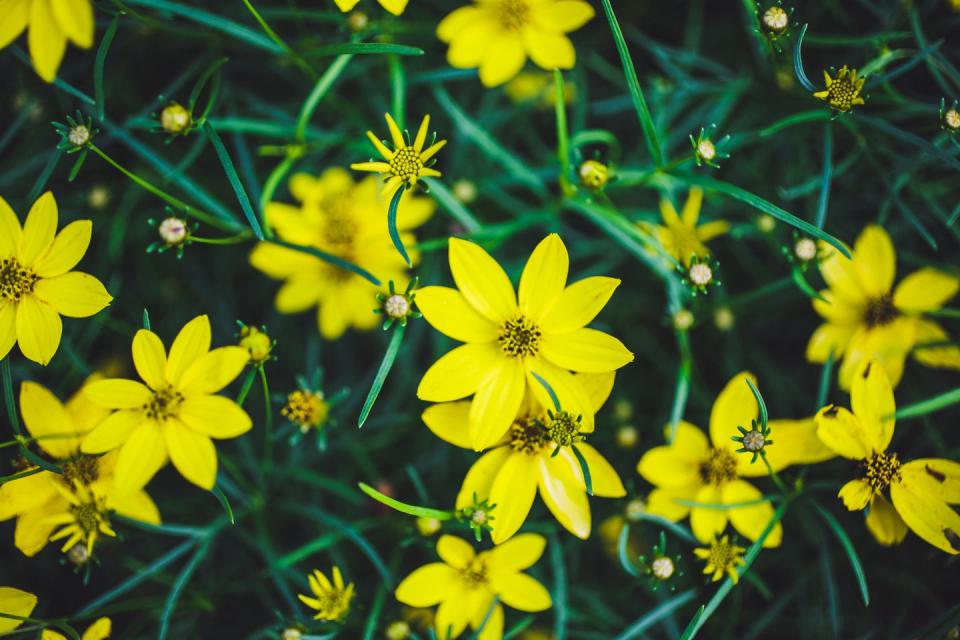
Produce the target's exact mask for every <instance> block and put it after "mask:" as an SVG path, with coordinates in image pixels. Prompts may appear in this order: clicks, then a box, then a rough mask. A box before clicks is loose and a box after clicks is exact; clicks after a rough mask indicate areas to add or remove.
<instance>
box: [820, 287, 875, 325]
mask: <svg viewBox="0 0 960 640" xmlns="http://www.w3.org/2000/svg"><path fill="white" fill-rule="evenodd" d="M820 298H822V300H821V299H820ZM820 298H814V299H813V301H812V303H811V304H812V305H813V310H814V311H816V312H817V313H818V314H819V315H820V317H821V318H823V319H824V320H826V321H827V322H829V323H831V324H835V325H841V326H844V327H848V328H850V327H856V326H859V325H861V324H863V317H864V314H865V313H866V306H865V304H864V303H863V302H860V301H858V302H848V301H847V300H846V299H844V298H842V297H840V296H839V295H835V294H834V292H833V290H831V289H824V290H823V291H821V292H820Z"/></svg>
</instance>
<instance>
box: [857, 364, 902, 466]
mask: <svg viewBox="0 0 960 640" xmlns="http://www.w3.org/2000/svg"><path fill="white" fill-rule="evenodd" d="M850 404H851V408H852V409H853V415H855V416H857V419H858V420H860V424H861V425H863V428H864V430H866V432H867V437H868V438H870V443H871V445H872V446H873V450H874V451H886V450H887V447H888V446H890V440H891V439H892V438H893V428H894V426H895V420H894V418H893V413H894V412H895V411H896V410H897V406H896V404H895V403H894V400H893V388H892V387H891V386H890V379H889V378H888V377H887V372H886V371H885V370H884V368H883V367H882V366H880V365H878V364H877V363H875V362H866V363H865V364H864V366H862V367H861V368H860V370H859V371H858V372H857V373H856V374H855V375H854V376H853V385H852V388H851V390H850Z"/></svg>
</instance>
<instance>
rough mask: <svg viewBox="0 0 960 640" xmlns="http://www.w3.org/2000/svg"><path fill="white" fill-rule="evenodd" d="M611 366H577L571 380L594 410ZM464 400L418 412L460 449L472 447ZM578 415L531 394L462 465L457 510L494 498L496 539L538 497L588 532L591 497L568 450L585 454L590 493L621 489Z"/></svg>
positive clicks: (578, 531)
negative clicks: (496, 436) (592, 369)
mask: <svg viewBox="0 0 960 640" xmlns="http://www.w3.org/2000/svg"><path fill="white" fill-rule="evenodd" d="M613 380H614V373H612V372H610V373H593V374H588V373H581V374H577V375H575V376H573V383H574V384H576V385H577V386H579V387H581V388H582V389H583V391H584V393H585V395H586V396H587V397H588V399H589V402H590V406H589V408H588V411H589V413H590V414H591V415H593V414H595V413H596V412H597V411H598V410H599V409H600V407H601V406H602V405H603V403H604V402H605V401H606V399H607V397H608V396H609V395H610V391H611V389H613ZM471 411H472V409H471V403H470V402H450V403H444V404H436V405H433V406H432V407H429V408H427V410H426V411H424V412H423V421H424V422H425V423H426V425H427V426H428V427H429V428H430V430H431V431H433V433H434V434H436V435H437V436H438V437H439V438H442V439H443V440H446V441H447V442H449V443H451V444H454V445H456V446H458V447H463V448H465V449H470V448H472V440H471V438H470V433H469V430H468V429H466V428H465V426H466V425H467V424H468V423H469V416H470V413H471ZM585 431H586V430H585V429H584V428H583V424H582V422H581V421H578V420H576V419H574V418H573V417H572V416H570V414H568V413H566V412H565V411H547V410H546V409H545V408H544V406H543V405H542V404H540V402H539V401H538V400H537V399H536V398H535V397H534V396H533V395H532V394H531V393H530V392H528V393H527V397H526V398H525V401H524V406H523V407H522V408H521V410H520V414H519V415H518V416H517V417H516V419H515V420H514V421H513V424H512V425H511V426H510V429H509V431H508V432H507V433H506V434H505V435H504V436H503V437H502V438H500V440H499V441H498V442H497V443H496V444H495V445H494V446H493V448H492V450H491V451H489V452H488V453H485V454H484V455H483V456H481V457H480V458H479V459H478V460H477V461H476V462H475V463H474V464H473V466H472V467H471V468H470V470H469V471H468V472H467V475H466V477H465V478H464V480H463V485H462V486H461V488H460V492H459V493H458V494H457V503H456V506H457V508H458V509H460V508H463V507H465V506H468V505H470V504H472V503H473V502H474V500H475V499H481V500H487V501H489V503H490V504H492V505H496V510H495V511H494V514H495V516H496V518H495V519H494V520H493V521H492V524H491V537H492V538H493V542H494V543H495V544H500V543H502V542H503V541H504V540H507V539H508V538H510V536H512V535H513V534H514V533H516V532H517V531H518V530H519V529H520V527H521V526H522V525H523V523H524V521H525V520H526V518H527V515H528V514H529V513H530V509H531V508H532V507H533V500H534V498H535V497H536V494H537V491H538V489H539V492H540V497H541V498H542V499H543V502H544V504H546V505H547V508H548V509H550V512H551V513H552V514H553V516H554V517H555V518H556V519H557V521H558V522H559V523H560V524H561V525H563V526H564V528H566V529H567V531H569V532H570V533H572V534H573V535H575V536H577V537H579V538H583V539H586V538H588V537H589V536H590V526H591V524H590V523H591V519H590V503H589V501H588V499H587V487H586V481H585V479H584V474H583V470H582V469H581V467H580V463H579V461H578V459H577V455H576V454H575V453H574V451H573V447H576V449H577V451H578V452H579V453H580V455H581V456H583V459H584V460H585V462H586V464H587V467H588V469H589V471H590V477H591V481H592V482H591V484H592V489H593V495H596V496H601V497H605V498H619V497H621V496H623V495H626V491H625V490H624V488H623V483H622V482H621V481H620V476H618V475H617V472H616V471H615V470H614V468H613V467H612V466H611V465H610V463H609V462H607V460H606V458H604V457H603V456H602V455H601V454H600V453H599V452H598V451H597V450H596V449H595V448H593V447H592V446H590V445H589V444H587V443H585V442H583V441H582V438H583V437H584V433H585Z"/></svg>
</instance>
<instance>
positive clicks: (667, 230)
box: [640, 187, 730, 267]
mask: <svg viewBox="0 0 960 640" xmlns="http://www.w3.org/2000/svg"><path fill="white" fill-rule="evenodd" d="M702 204H703V190H702V189H700V188H699V187H694V188H692V189H690V193H689V194H688V195H687V201H686V202H685V203H684V205H683V212H682V213H680V214H677V210H676V208H675V207H674V206H673V203H672V202H670V201H669V200H667V199H666V198H663V199H661V200H660V215H661V217H662V218H663V225H652V224H650V223H646V222H643V223H640V225H641V226H642V227H643V228H644V229H646V230H647V231H649V232H650V233H652V234H654V236H655V237H656V238H657V240H658V241H659V243H660V246H662V247H663V250H664V251H666V252H667V254H669V255H670V256H671V257H672V258H673V259H674V260H676V261H678V262H680V263H682V264H683V266H684V267H689V266H690V263H691V262H692V261H693V258H694V257H701V258H706V257H708V256H709V255H710V250H709V249H707V245H706V242H708V241H709V240H710V239H712V238H715V237H717V236H719V235H723V234H724V233H726V232H727V231H729V230H730V223H729V222H727V221H725V220H714V221H713V222H708V223H706V224H702V225H700V226H697V221H698V220H699V218H700V206H701V205H702Z"/></svg>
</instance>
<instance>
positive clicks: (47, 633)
mask: <svg viewBox="0 0 960 640" xmlns="http://www.w3.org/2000/svg"><path fill="white" fill-rule="evenodd" d="M112 627H113V625H112V623H111V622H110V618H98V619H97V620H96V621H95V622H94V623H93V624H92V625H90V626H89V627H87V630H86V631H84V632H83V635H82V636H80V640H103V639H104V638H109V637H110V633H111V632H112V631H113V629H112ZM40 640H67V638H66V636H64V635H63V634H61V633H59V632H58V631H51V630H50V629H44V630H43V633H42V634H40Z"/></svg>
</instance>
